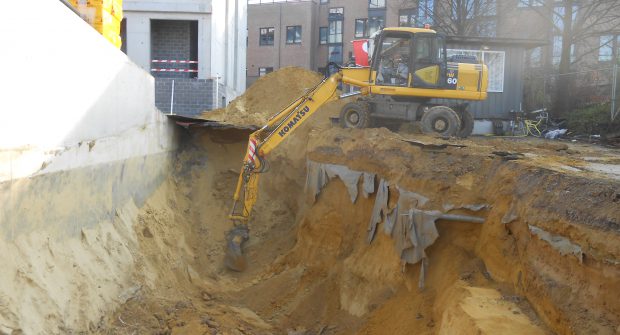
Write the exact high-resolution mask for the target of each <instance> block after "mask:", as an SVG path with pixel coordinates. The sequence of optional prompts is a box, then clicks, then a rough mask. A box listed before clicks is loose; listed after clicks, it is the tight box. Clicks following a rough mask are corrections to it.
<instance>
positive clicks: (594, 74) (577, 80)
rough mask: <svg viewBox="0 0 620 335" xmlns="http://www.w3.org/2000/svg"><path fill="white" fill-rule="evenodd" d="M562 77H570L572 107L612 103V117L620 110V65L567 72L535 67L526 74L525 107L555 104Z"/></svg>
mask: <svg viewBox="0 0 620 335" xmlns="http://www.w3.org/2000/svg"><path fill="white" fill-rule="evenodd" d="M560 81H568V87H569V92H568V94H567V96H566V97H562V98H563V99H567V100H568V102H569V103H568V105H569V106H570V107H571V108H572V109H576V108H583V107H588V106H592V105H596V104H599V105H600V104H609V105H610V107H609V109H610V110H609V113H610V120H612V121H613V120H615V119H616V118H618V117H619V116H618V115H619V114H620V66H618V65H613V66H609V67H604V68H598V69H592V70H583V71H575V72H570V73H565V74H544V75H540V72H535V71H532V72H531V73H526V75H525V85H524V99H523V103H524V106H523V109H524V110H537V109H541V108H552V107H553V102H554V101H555V99H556V94H557V93H556V92H557V88H558V84H559V83H560Z"/></svg>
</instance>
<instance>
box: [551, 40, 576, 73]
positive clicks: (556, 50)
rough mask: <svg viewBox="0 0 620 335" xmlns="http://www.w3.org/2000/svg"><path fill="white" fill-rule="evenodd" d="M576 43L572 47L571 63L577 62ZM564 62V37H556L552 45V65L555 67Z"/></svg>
mask: <svg viewBox="0 0 620 335" xmlns="http://www.w3.org/2000/svg"><path fill="white" fill-rule="evenodd" d="M575 59H576V58H575V43H573V44H571V45H570V61H571V63H572V62H574V61H575ZM560 61H562V35H554V36H553V43H552V44H551V64H553V65H554V66H558V65H560Z"/></svg>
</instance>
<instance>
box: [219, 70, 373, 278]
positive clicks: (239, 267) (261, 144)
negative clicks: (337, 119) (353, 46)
mask: <svg viewBox="0 0 620 335" xmlns="http://www.w3.org/2000/svg"><path fill="white" fill-rule="evenodd" d="M345 73H346V72H345ZM341 82H344V83H348V84H351V85H355V86H363V87H365V86H368V84H367V83H366V82H362V81H359V80H357V79H355V78H348V77H343V71H342V70H341V71H339V72H338V73H335V74H333V75H332V76H331V77H329V78H326V79H324V80H323V81H321V82H320V83H319V84H318V85H316V86H315V87H313V88H311V89H310V90H309V91H308V92H307V93H306V94H304V95H303V96H301V97H300V98H298V99H297V100H295V101H294V102H293V103H291V104H290V105H289V106H288V107H286V108H285V109H284V110H282V111H280V112H279V113H278V114H276V115H274V116H273V117H272V118H271V119H270V120H269V121H268V123H267V124H266V125H265V126H263V127H262V128H261V129H259V130H257V131H256V132H254V133H252V134H251V135H250V139H249V141H248V149H247V153H246V155H245V157H244V160H243V167H242V170H241V173H240V174H239V179H238V181H237V187H236V189H235V194H234V196H233V200H234V202H233V207H232V211H231V214H230V219H231V220H232V221H233V224H234V227H233V229H231V230H230V231H229V232H228V234H227V244H228V245H227V250H226V257H225V264H226V266H227V267H228V268H229V269H231V270H234V271H243V270H244V269H245V267H246V261H245V257H244V256H243V250H242V247H243V244H244V243H245V242H246V241H247V240H248V239H249V228H248V220H249V217H250V214H251V213H252V208H253V207H254V204H255V203H256V199H257V196H258V180H259V177H260V174H261V173H263V172H266V171H267V169H268V165H267V161H266V159H265V156H267V155H268V154H269V153H270V152H271V151H272V150H273V149H275V148H276V147H277V146H278V145H280V143H282V141H284V140H285V139H286V138H287V137H288V136H290V134H292V133H293V132H294V131H295V130H296V129H298V128H299V127H300V126H301V124H302V123H304V122H305V121H306V120H308V119H309V118H310V117H311V116H312V115H313V114H314V113H315V112H316V111H317V110H318V109H319V108H320V107H321V106H323V105H324V104H326V103H328V102H330V101H333V100H337V99H339V98H340V97H339V95H338V85H339V84H340V83H341Z"/></svg>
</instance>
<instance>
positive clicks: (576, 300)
mask: <svg viewBox="0 0 620 335" xmlns="http://www.w3.org/2000/svg"><path fill="white" fill-rule="evenodd" d="M246 138H247V133H243V132H232V131H216V130H203V131H200V132H194V133H192V134H191V135H190V138H188V139H187V144H186V148H185V149H184V150H183V151H182V152H180V153H179V156H178V161H179V162H178V168H177V171H176V173H175V175H174V176H171V178H170V180H169V182H168V183H167V184H166V185H165V186H163V187H162V188H161V189H160V190H159V191H158V192H157V194H156V195H155V196H154V197H153V198H152V199H150V200H149V201H148V203H147V205H146V206H145V207H144V208H143V209H142V211H141V214H140V217H139V222H138V224H137V225H136V227H135V229H136V232H137V233H138V236H139V240H140V248H141V255H140V258H141V262H140V264H142V265H141V266H142V267H143V268H148V271H142V269H140V268H138V269H136V273H135V278H136V279H135V280H136V290H135V292H129V293H128V294H129V299H128V302H127V303H126V304H125V305H124V306H122V307H121V308H120V309H119V310H117V312H116V313H115V314H114V315H113V316H110V318H109V319H108V320H107V322H105V323H104V324H102V326H101V327H100V328H99V330H97V332H99V333H109V334H119V333H120V334H123V333H126V334H133V333H161V334H165V333H171V334H201V333H206V334H216V333H217V334H287V333H288V334H319V333H320V334H409V333H412V332H414V333H420V334H453V333H460V334H468V333H471V334H499V333H501V334H546V333H559V334H595V333H598V334H615V333H616V332H617V331H618V328H617V327H618V324H619V322H620V302H619V299H617V295H615V293H614V292H620V280H619V278H620V267H619V264H620V244H619V243H618V241H619V240H620V229H619V226H618V224H619V222H618V219H619V218H620V206H619V204H620V182H619V181H618V179H616V177H615V176H614V175H613V174H607V173H601V172H600V171H590V170H588V169H586V168H584V167H585V166H587V165H588V164H589V161H590V160H591V158H590V157H597V159H598V160H599V161H601V162H605V163H601V164H606V165H610V166H613V164H617V162H618V159H619V157H618V155H617V153H615V152H613V151H606V150H604V149H599V148H594V147H588V146H581V145H571V144H563V143H558V142H544V141H523V140H496V139H486V138H474V139H472V140H460V141H458V142H456V141H448V142H446V141H444V140H439V139H434V138H428V137H421V136H417V137H415V138H413V137H409V135H405V134H400V135H399V134H396V133H392V132H390V131H388V130H385V129H368V130H364V131H350V130H342V129H339V128H331V127H330V126H329V125H328V124H327V122H324V121H322V122H318V123H315V124H313V125H308V124H306V125H304V127H302V128H301V129H300V130H299V132H297V133H295V134H294V135H293V136H292V137H291V138H289V140H288V141H287V142H285V143H284V144H283V145H282V146H281V147H280V148H278V149H277V150H276V151H274V152H273V153H272V155H271V156H270V157H269V159H270V163H271V170H270V171H269V172H268V173H266V174H264V175H263V177H262V180H261V189H260V195H259V202H258V203H257V206H256V210H255V213H254V216H253V218H252V221H251V223H250V224H251V229H252V230H251V239H250V242H249V244H248V245H247V256H248V258H249V259H250V260H251V263H250V267H249V269H248V270H247V271H246V272H244V273H231V272H228V271H227V270H225V269H224V268H223V265H222V258H223V246H224V232H225V231H226V230H227V229H228V228H229V227H230V226H229V225H230V223H229V221H228V220H227V213H228V211H229V206H230V197H231V195H232V193H233V189H234V184H235V182H236V178H237V174H236V171H237V170H238V169H239V165H240V162H241V158H242V156H243V154H244V151H245V144H246V143H245V139H246ZM408 141H413V142H414V143H415V144H412V142H408ZM420 143H425V144H426V145H422V144H420ZM446 144H448V146H445V145H446ZM454 145H459V146H454ZM498 150H499V151H501V150H504V151H510V152H511V153H513V154H515V153H522V154H523V155H516V156H517V158H518V159H516V160H512V158H514V157H508V158H507V157H506V156H503V157H502V156H498V155H496V154H493V153H492V152H494V151H495V152H496V151H498ZM306 159H311V160H314V161H318V162H329V163H334V164H339V165H344V166H347V167H349V168H350V169H354V170H358V171H368V172H373V173H376V174H377V175H378V176H381V177H383V178H385V179H386V180H389V181H390V183H392V184H394V185H399V186H400V187H402V188H404V189H407V190H410V191H415V192H417V193H419V194H422V195H424V196H426V197H428V198H429V199H430V201H429V202H428V203H427V204H426V206H424V207H423V209H439V210H442V211H446V209H447V208H458V207H463V206H464V205H476V204H485V205H487V207H486V208H485V209H482V210H480V211H471V210H467V209H460V210H459V209H455V210H451V211H449V212H450V213H460V214H468V215H474V216H480V217H485V218H486V222H485V223H484V224H476V223H467V222H453V221H450V222H448V221H442V220H439V221H438V223H437V228H438V231H439V234H440V237H439V239H438V240H437V241H436V242H435V244H434V245H433V246H431V247H430V248H429V249H427V254H428V257H429V259H428V265H429V266H428V269H427V273H426V286H425V288H424V289H423V290H420V289H419V288H418V286H417V285H418V278H419V274H420V273H419V272H420V266H419V264H416V265H408V266H406V267H404V268H403V266H402V264H401V263H400V260H399V257H398V255H397V253H396V251H395V249H394V243H393V241H392V240H391V238H390V237H388V236H387V235H384V234H382V233H378V234H377V237H376V239H375V241H374V242H373V243H372V244H370V245H368V243H367V242H366V233H367V226H368V220H369V217H370V212H371V209H372V207H373V204H374V196H373V195H371V196H370V197H369V198H368V199H366V198H364V197H362V196H360V197H359V198H358V200H357V201H356V203H355V204H352V203H351V200H350V198H349V195H348V193H347V190H346V188H345V186H344V184H343V183H342V182H341V181H339V180H338V179H334V180H332V181H330V182H329V183H328V184H327V186H326V188H325V189H323V191H322V192H321V194H320V195H319V197H318V198H317V201H316V202H315V203H314V204H312V203H311V202H309V200H308V198H309V197H308V195H307V194H305V192H304V183H305V173H306V172H305V165H306ZM567 167H568V168H567ZM573 168H574V170H573ZM503 222H504V223H503ZM528 225H531V226H535V227H539V228H540V229H543V230H544V231H546V232H548V233H550V234H553V236H555V237H563V238H566V239H567V240H569V241H570V243H573V244H576V245H579V246H580V247H581V250H582V256H581V257H577V256H576V255H574V254H565V255H562V254H561V253H560V251H559V250H558V249H556V248H555V247H554V245H552V244H551V243H549V242H547V241H545V240H543V239H542V238H540V237H539V236H538V235H535V234H534V233H532V231H531V230H530V229H528V227H529V226H528ZM143 273H157V274H158V275H157V276H152V277H145V276H144V275H142V274H143Z"/></svg>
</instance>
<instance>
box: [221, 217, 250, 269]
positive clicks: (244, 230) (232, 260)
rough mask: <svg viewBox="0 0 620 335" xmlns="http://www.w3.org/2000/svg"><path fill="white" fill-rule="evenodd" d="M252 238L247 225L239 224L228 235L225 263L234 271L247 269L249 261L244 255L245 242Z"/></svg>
mask: <svg viewBox="0 0 620 335" xmlns="http://www.w3.org/2000/svg"><path fill="white" fill-rule="evenodd" d="M249 238H250V232H249V230H248V227H247V226H246V225H238V226H235V228H233V229H231V230H230V231H229V232H228V234H227V236H226V256H225V257H224V265H226V267H227V268H229V269H230V270H233V271H238V272H241V271H243V270H245V268H246V266H247V262H246V259H245V256H244V255H243V244H244V243H245V242H246V241H247V240H248V239H249Z"/></svg>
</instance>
